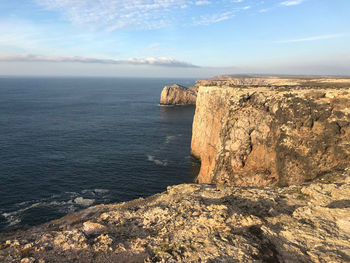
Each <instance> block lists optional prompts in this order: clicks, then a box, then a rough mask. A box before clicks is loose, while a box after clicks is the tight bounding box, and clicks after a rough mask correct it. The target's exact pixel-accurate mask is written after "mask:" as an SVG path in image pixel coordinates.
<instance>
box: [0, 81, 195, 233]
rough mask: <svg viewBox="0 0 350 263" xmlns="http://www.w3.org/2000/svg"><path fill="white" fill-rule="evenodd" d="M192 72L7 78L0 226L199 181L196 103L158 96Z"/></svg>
mask: <svg viewBox="0 0 350 263" xmlns="http://www.w3.org/2000/svg"><path fill="white" fill-rule="evenodd" d="M194 82H195V80H194V79H141V78H140V79H137V78H134V79H131V78H34V77H31V78H14V77H8V78H7V77H2V78H0V231H6V230H9V229H13V228H23V227H28V226H32V225H38V224H41V223H44V222H47V221H49V220H52V219H56V218H59V217H61V216H64V215H66V214H67V213H71V212H74V211H77V210H79V209H83V208H86V207H89V206H92V205H97V204H101V203H105V204H107V203H114V202H123V201H128V200H132V199H135V198H139V197H146V196H149V195H152V194H155V193H158V192H162V191H164V190H166V188H167V186H170V185H174V184H181V183H191V182H194V179H195V176H196V174H197V172H198V164H196V162H194V161H193V160H191V157H190V142H191V130H192V120H193V115H194V111H195V107H194V106H174V107H166V106H160V105H159V98H160V93H161V90H162V88H163V87H164V86H165V85H172V84H174V83H179V84H182V85H185V86H191V85H193V84H194Z"/></svg>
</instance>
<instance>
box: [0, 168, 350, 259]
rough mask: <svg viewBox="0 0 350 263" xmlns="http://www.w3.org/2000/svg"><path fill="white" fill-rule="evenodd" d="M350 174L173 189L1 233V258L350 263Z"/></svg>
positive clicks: (183, 186)
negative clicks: (300, 182)
mask: <svg viewBox="0 0 350 263" xmlns="http://www.w3.org/2000/svg"><path fill="white" fill-rule="evenodd" d="M346 176H347V177H346ZM349 176H350V174H349V171H348V172H347V174H342V175H341V176H339V181H337V182H336V183H331V184H322V183H317V184H311V185H308V186H303V187H298V186H291V187H287V188H281V189H270V188H266V189H262V188H249V189H244V188H238V187H224V188H216V187H215V186H212V185H179V186H174V187H169V188H168V191H167V192H165V193H162V194H158V195H155V196H152V197H149V198H147V199H138V200H135V201H131V202H127V203H121V204H113V205H100V206H95V207H91V208H89V209H86V210H83V211H80V212H77V213H75V214H71V215H68V216H66V217H64V218H62V219H59V220H56V221H53V222H50V223H48V224H46V225H43V226H39V227H35V228H32V229H29V230H27V231H23V232H16V233H12V234H7V235H6V236H5V235H1V236H0V262H23V263H24V262H30V263H34V262H40V263H44V262H84V263H89V262H94V263H96V262H123V263H128V262H134V263H136V262H305V263H306V262H324V263H328V262H349V261H350V243H349V239H350V203H349V200H348V199H349V198H348V197H349V196H350V180H349V178H350V177H349ZM344 178H345V179H344ZM334 179H335V178H333V180H334Z"/></svg>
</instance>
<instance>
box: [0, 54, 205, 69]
mask: <svg viewBox="0 0 350 263" xmlns="http://www.w3.org/2000/svg"><path fill="white" fill-rule="evenodd" d="M0 62H51V63H84V64H109V65H148V66H163V67H177V68H199V66H197V65H193V64H191V63H189V62H185V61H180V60H176V59H173V58H167V57H159V58H154V57H148V58H142V59H139V58H129V59H126V60H115V59H99V58H86V57H79V56H60V57H50V56H40V55H32V54H24V55H0Z"/></svg>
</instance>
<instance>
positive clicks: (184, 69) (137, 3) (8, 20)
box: [0, 0, 350, 77]
mask: <svg viewBox="0 0 350 263" xmlns="http://www.w3.org/2000/svg"><path fill="white" fill-rule="evenodd" d="M349 13H350V1H349V0H274V1H272V0H265V1H260V0H217V1H213V0H197V1H196V0H128V1H125V0H1V4H0V75H78V76H80V75H91V76H104V75H105V76H150V77H153V76H159V77H167V76H168V77H210V76H213V75H216V74H224V73H278V74H339V75H350V16H349Z"/></svg>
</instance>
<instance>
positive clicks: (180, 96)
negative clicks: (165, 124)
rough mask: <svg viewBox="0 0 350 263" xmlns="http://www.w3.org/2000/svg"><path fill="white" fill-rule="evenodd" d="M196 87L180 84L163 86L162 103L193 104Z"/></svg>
mask: <svg viewBox="0 0 350 263" xmlns="http://www.w3.org/2000/svg"><path fill="white" fill-rule="evenodd" d="M197 90H198V88H197V87H191V88H187V87H183V86H181V85H177V84H175V85H173V86H165V87H164V89H163V91H162V93H161V96H160V104H162V105H195V104H196V99H197Z"/></svg>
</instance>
